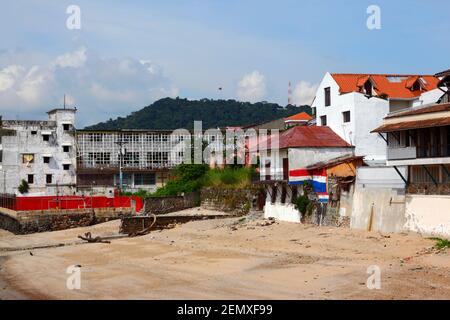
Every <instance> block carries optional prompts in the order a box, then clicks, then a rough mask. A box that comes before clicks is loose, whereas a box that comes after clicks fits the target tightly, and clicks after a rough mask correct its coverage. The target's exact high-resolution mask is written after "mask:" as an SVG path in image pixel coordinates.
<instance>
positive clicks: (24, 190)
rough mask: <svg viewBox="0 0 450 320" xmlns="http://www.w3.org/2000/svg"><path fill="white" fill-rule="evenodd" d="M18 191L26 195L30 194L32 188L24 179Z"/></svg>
mask: <svg viewBox="0 0 450 320" xmlns="http://www.w3.org/2000/svg"><path fill="white" fill-rule="evenodd" d="M17 189H18V190H19V192H20V193H21V194H25V193H28V191H29V190H30V186H29V185H28V182H26V181H25V180H23V179H22V181H21V182H20V185H19V187H18V188H17Z"/></svg>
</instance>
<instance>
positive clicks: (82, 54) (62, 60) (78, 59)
mask: <svg viewBox="0 0 450 320" xmlns="http://www.w3.org/2000/svg"><path fill="white" fill-rule="evenodd" d="M86 60H87V49H86V48H85V47H81V48H79V49H78V50H76V51H74V52H69V53H66V54H63V55H61V56H59V57H57V58H56V60H55V62H54V65H55V66H58V67H61V68H67V67H71V68H79V67H81V66H83V65H84V64H85V62H86Z"/></svg>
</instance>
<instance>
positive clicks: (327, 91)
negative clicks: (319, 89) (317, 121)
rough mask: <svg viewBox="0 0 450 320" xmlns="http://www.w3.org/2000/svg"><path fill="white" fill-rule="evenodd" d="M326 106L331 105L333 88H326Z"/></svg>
mask: <svg viewBox="0 0 450 320" xmlns="http://www.w3.org/2000/svg"><path fill="white" fill-rule="evenodd" d="M324 91H325V107H329V106H331V88H330V87H328V88H325V89H324Z"/></svg>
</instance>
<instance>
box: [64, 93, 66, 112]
mask: <svg viewBox="0 0 450 320" xmlns="http://www.w3.org/2000/svg"><path fill="white" fill-rule="evenodd" d="M64 109H66V94H64Z"/></svg>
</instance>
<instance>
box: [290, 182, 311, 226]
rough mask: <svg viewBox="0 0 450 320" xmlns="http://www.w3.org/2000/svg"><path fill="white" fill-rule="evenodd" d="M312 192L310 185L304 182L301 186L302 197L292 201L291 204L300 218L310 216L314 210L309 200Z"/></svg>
mask: <svg viewBox="0 0 450 320" xmlns="http://www.w3.org/2000/svg"><path fill="white" fill-rule="evenodd" d="M311 190H312V185H311V183H309V182H307V181H306V182H305V183H304V184H303V195H301V196H299V197H297V198H295V199H292V203H293V204H294V208H295V209H296V210H298V211H299V212H300V213H301V214H302V216H303V217H304V216H306V215H311V214H312V211H313V208H314V202H313V201H311V200H310V199H309V193H310V192H311Z"/></svg>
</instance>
